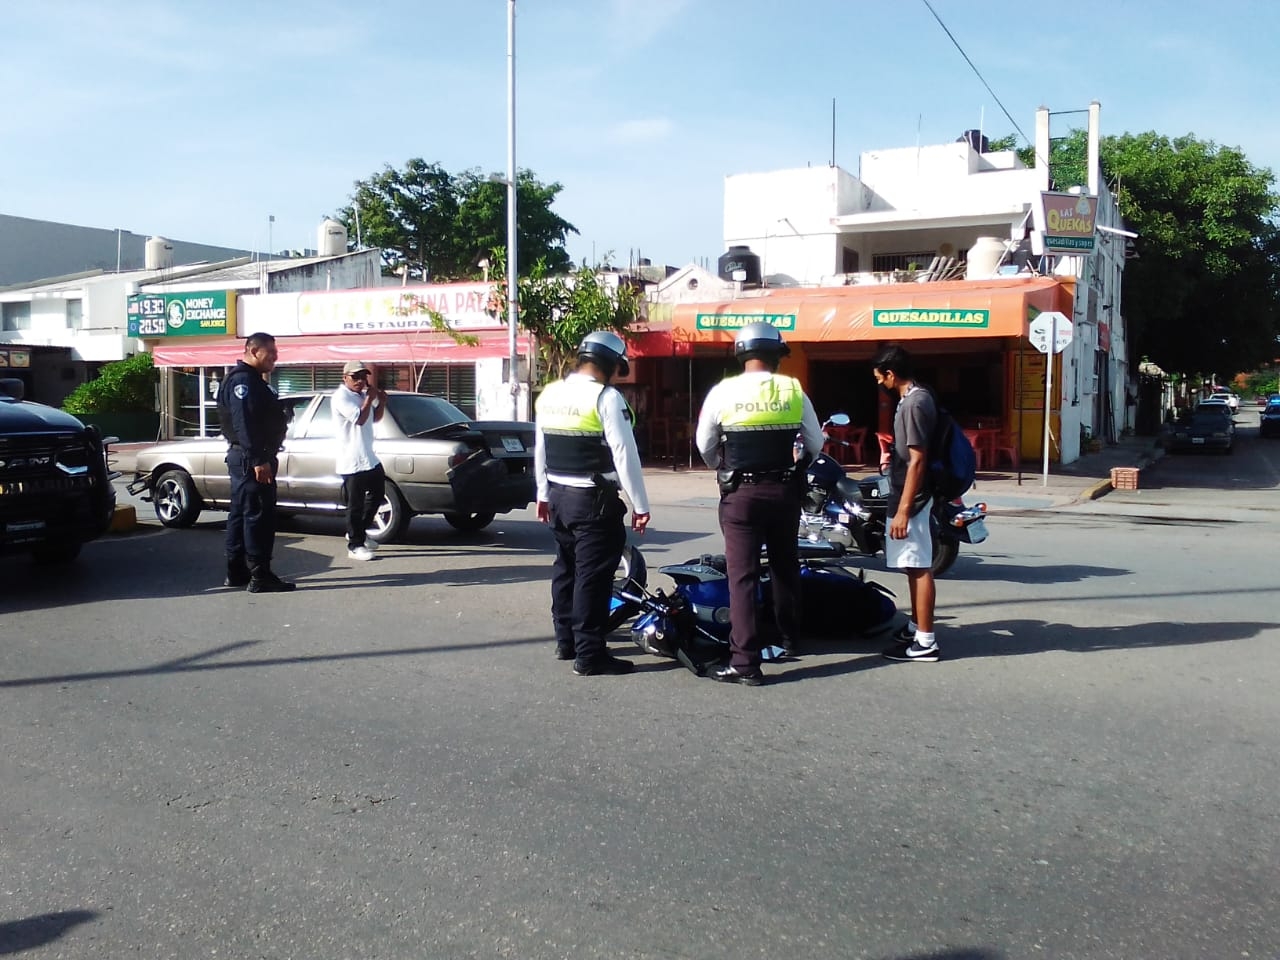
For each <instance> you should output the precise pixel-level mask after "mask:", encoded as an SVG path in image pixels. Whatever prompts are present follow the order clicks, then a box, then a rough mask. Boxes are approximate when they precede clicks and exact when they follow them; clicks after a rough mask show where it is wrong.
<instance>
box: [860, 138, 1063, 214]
mask: <svg viewBox="0 0 1280 960" xmlns="http://www.w3.org/2000/svg"><path fill="white" fill-rule="evenodd" d="M1016 163H1017V161H1016V159H1014V160H1010V158H1009V157H1008V156H1005V155H1002V154H990V155H988V154H980V153H978V152H977V151H975V150H974V149H973V148H972V147H970V146H969V144H968V143H944V144H938V145H936V146H928V147H920V148H918V149H917V148H916V147H901V148H898V149H894V150H872V151H868V152H866V153H863V154H862V165H861V170H860V172H861V177H862V182H863V183H864V184H865V185H866V187H867V189H868V190H869V191H870V193H871V203H870V206H869V208H868V211H867V212H874V211H888V210H921V211H924V210H928V211H930V212H932V213H934V214H936V215H945V214H946V213H948V212H952V211H955V212H961V211H963V212H966V213H982V212H985V211H988V210H1000V209H1008V207H1009V206H1010V205H1011V204H1014V203H1026V202H1027V201H1028V200H1030V199H1031V197H1033V196H1035V195H1036V191H1037V190H1038V189H1039V188H1038V181H1037V180H1036V172H1035V171H1034V170H1032V169H1029V168H1026V167H1022V168H1021V169H1016V168H1013V165H1014V164H1016Z"/></svg>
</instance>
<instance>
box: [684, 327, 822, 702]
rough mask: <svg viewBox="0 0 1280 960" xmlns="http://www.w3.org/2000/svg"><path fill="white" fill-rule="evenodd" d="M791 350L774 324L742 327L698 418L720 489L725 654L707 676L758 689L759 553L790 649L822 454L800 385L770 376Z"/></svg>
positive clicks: (700, 439) (701, 442)
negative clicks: (810, 473) (732, 371)
mask: <svg viewBox="0 0 1280 960" xmlns="http://www.w3.org/2000/svg"><path fill="white" fill-rule="evenodd" d="M790 353H791V349H790V348H789V347H788V346H787V345H786V343H785V342H784V341H783V339H782V335H781V334H780V333H778V330H777V328H776V327H774V326H773V325H772V324H770V323H764V322H760V323H751V324H748V325H746V326H745V327H743V328H742V329H741V330H740V331H738V335H737V337H735V338H734V342H733V354H734V357H736V358H737V359H738V360H739V361H740V362H741V363H742V367H743V372H742V373H741V374H739V375H738V376H736V377H728V378H726V379H725V380H722V381H721V382H720V383H718V384H716V386H715V387H713V388H712V389H711V392H710V393H708V394H707V399H706V400H705V401H704V402H703V404H702V413H701V415H700V416H699V417H698V433H697V443H698V451H699V452H700V453H701V454H702V459H703V460H705V461H706V463H707V466H709V467H714V468H716V470H717V479H718V481H719V483H720V529H721V531H722V532H723V533H724V552H725V562H726V565H727V573H728V577H729V623H730V635H729V647H730V651H731V653H730V658H729V663H728V665H727V666H723V667H719V668H715V669H713V670H712V671H711V677H712V678H713V679H715V680H719V681H722V682H725V683H743V684H747V685H748V686H759V685H760V684H762V683H763V682H764V675H763V674H762V673H761V671H760V649H761V644H760V633H759V625H758V624H757V622H756V591H757V588H758V586H759V583H760V548H761V546H764V547H765V548H766V549H767V551H768V555H769V578H770V581H771V583H772V590H773V607H774V614H775V617H776V620H777V625H778V631H779V633H780V634H781V635H782V645H783V648H784V649H785V650H787V651H788V652H794V650H795V645H796V640H797V635H796V634H797V630H798V628H799V620H800V559H799V553H798V548H797V544H796V539H797V530H798V529H799V527H800V506H801V496H802V492H803V480H804V472H805V467H806V466H807V464H808V463H809V461H810V460H811V459H812V458H813V457H815V456H817V455H818V454H819V453H820V452H821V451H822V426H821V424H820V423H819V422H818V416H817V414H816V413H814V411H813V404H812V403H810V401H809V398H808V397H807V396H806V395H805V392H804V390H803V389H802V388H801V386H800V383H799V381H797V380H795V379H794V378H793V377H788V376H784V375H782V374H780V373H778V364H779V363H780V362H781V361H782V358H783V357H785V356H787V355H788V354H790ZM801 445H803V449H801Z"/></svg>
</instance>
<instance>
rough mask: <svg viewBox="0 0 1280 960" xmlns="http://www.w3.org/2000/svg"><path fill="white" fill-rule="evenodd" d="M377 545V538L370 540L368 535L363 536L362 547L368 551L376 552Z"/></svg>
mask: <svg viewBox="0 0 1280 960" xmlns="http://www.w3.org/2000/svg"><path fill="white" fill-rule="evenodd" d="M379 546H380V544H379V543H378V541H377V540H370V539H369V538H368V537H365V538H364V548H365V549H366V550H368V551H369V552H370V553H376V552H377V551H378V547H379Z"/></svg>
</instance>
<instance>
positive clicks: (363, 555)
mask: <svg viewBox="0 0 1280 960" xmlns="http://www.w3.org/2000/svg"><path fill="white" fill-rule="evenodd" d="M347 559H349V560H372V559H373V551H372V550H370V549H369V548H368V547H356V548H355V549H354V550H348V551H347Z"/></svg>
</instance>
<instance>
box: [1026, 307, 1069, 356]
mask: <svg viewBox="0 0 1280 960" xmlns="http://www.w3.org/2000/svg"><path fill="white" fill-rule="evenodd" d="M1071 334H1072V327H1071V321H1070V320H1069V319H1067V315H1066V314H1065V313H1059V312H1058V311H1057V310H1050V311H1048V312H1046V313H1042V314H1040V315H1039V316H1038V317H1036V318H1035V319H1034V320H1032V321H1031V328H1030V330H1029V331H1028V334H1027V335H1028V337H1029V338H1030V340H1031V345H1032V346H1033V347H1035V348H1036V349H1037V350H1039V351H1040V352H1041V353H1061V352H1062V351H1063V350H1065V349H1066V346H1067V344H1068V343H1070V342H1071Z"/></svg>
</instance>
